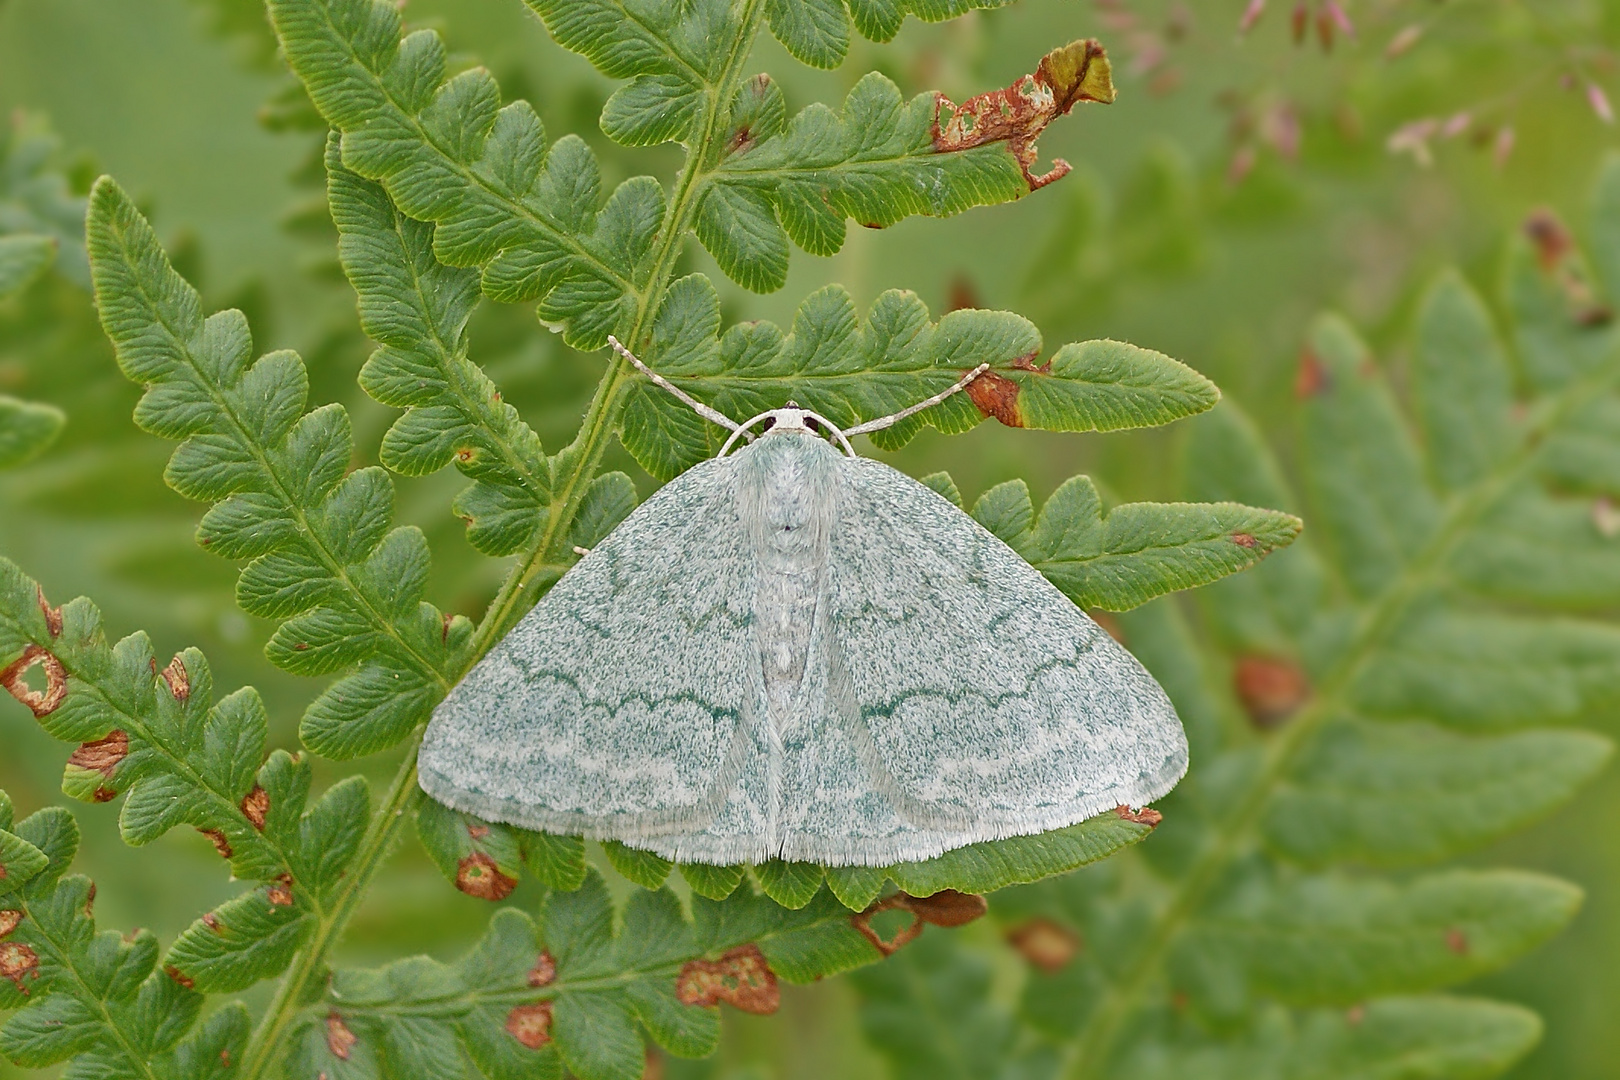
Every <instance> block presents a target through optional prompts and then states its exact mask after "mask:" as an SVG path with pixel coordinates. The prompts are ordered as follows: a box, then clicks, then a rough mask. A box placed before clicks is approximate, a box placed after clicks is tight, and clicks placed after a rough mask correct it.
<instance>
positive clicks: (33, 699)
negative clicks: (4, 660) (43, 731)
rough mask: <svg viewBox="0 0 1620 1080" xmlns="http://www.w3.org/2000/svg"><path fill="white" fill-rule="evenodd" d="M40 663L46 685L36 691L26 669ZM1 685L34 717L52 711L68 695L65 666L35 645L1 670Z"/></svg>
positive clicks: (39, 717) (38, 717)
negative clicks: (31, 684) (43, 670)
mask: <svg viewBox="0 0 1620 1080" xmlns="http://www.w3.org/2000/svg"><path fill="white" fill-rule="evenodd" d="M36 664H37V665H40V666H41V667H43V668H44V669H45V688H44V689H43V690H35V689H34V688H33V687H31V686H29V685H28V679H27V676H28V672H29V671H30V670H31V669H32V668H33V667H34V666H35V665H36ZM0 686H3V687H5V688H6V691H7V693H9V694H10V695H11V696H12V697H14V698H16V699H17V700H18V701H20V702H22V703H23V704H24V705H26V706H28V709H29V711H31V712H32V713H33V714H34V717H35V718H36V719H43V718H44V717H47V716H49V715H51V713H53V712H55V711H56V709H57V707H58V706H59V705H61V704H62V699H63V698H65V697H66V696H67V669H66V668H64V667H63V666H62V661H60V660H58V659H57V658H56V657H55V656H53V655H51V653H50V652H49V651H47V650H45V649H43V648H41V647H40V646H38V645H29V646H28V647H27V648H26V649H24V650H23V654H22V655H21V656H19V657H18V658H17V659H16V660H15V661H14V662H13V663H12V664H11V666H10V667H8V668H6V669H5V670H4V671H0Z"/></svg>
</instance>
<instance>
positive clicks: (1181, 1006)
mask: <svg viewBox="0 0 1620 1080" xmlns="http://www.w3.org/2000/svg"><path fill="white" fill-rule="evenodd" d="M1191 1003H1192V999H1191V998H1189V997H1188V996H1187V991H1185V990H1172V991H1171V992H1170V1007H1171V1008H1172V1009H1174V1010H1176V1012H1178V1013H1179V1012H1186V1011H1187V1006H1188V1005H1190V1004H1191Z"/></svg>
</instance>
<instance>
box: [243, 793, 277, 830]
mask: <svg viewBox="0 0 1620 1080" xmlns="http://www.w3.org/2000/svg"><path fill="white" fill-rule="evenodd" d="M241 810H242V816H243V817H245V818H247V819H248V823H249V824H251V825H252V826H253V827H254V828H255V829H258V830H259V831H260V832H264V822H265V819H266V818H267V817H268V816H269V814H270V793H269V792H267V791H265V790H264V788H262V787H260V786H259V785H258V784H254V785H253V790H252V791H250V792H248V793H247V794H246V795H244V796H242V804H241Z"/></svg>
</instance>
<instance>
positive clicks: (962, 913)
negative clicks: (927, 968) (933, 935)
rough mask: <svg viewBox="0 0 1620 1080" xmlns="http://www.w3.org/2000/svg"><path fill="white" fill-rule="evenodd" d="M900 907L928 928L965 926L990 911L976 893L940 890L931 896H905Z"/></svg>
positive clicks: (901, 894)
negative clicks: (927, 925)
mask: <svg viewBox="0 0 1620 1080" xmlns="http://www.w3.org/2000/svg"><path fill="white" fill-rule="evenodd" d="M895 895H896V896H905V895H906V894H905V893H896V894H895ZM901 906H902V907H904V908H905V909H906V910H908V911H910V912H912V913H913V914H914V915H916V916H917V917H918V918H919V919H921V920H922V921H923V922H925V923H928V924H929V925H930V926H946V927H954V926H966V925H967V924H968V923H970V922H973V921H974V920H976V919H982V918H983V917H984V913H985V912H987V911H989V910H990V905H989V904H988V903H987V902H986V901H985V899H984V897H982V896H980V895H979V894H978V893H965V892H957V891H956V890H955V889H941V890H940V891H939V892H937V893H934V894H932V895H931V896H907V897H906V903H904V904H902V905H901Z"/></svg>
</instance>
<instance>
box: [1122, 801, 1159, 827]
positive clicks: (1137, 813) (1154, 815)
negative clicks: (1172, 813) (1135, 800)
mask: <svg viewBox="0 0 1620 1080" xmlns="http://www.w3.org/2000/svg"><path fill="white" fill-rule="evenodd" d="M1114 813H1116V814H1118V815H1119V819H1120V820H1121V821H1132V822H1135V823H1136V824H1138V825H1146V826H1147V827H1148V828H1150V829H1151V828H1156V827H1157V826H1158V824H1159V822H1161V821H1163V820H1164V815H1163V814H1161V813H1159V812H1158V811H1157V810H1155V809H1153V807H1151V806H1144V807H1141V808H1140V809H1137V810H1132V809H1131V808H1130V807H1129V806H1126V805H1125V804H1124V803H1120V804H1119V805H1118V806H1116V807H1114Z"/></svg>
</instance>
